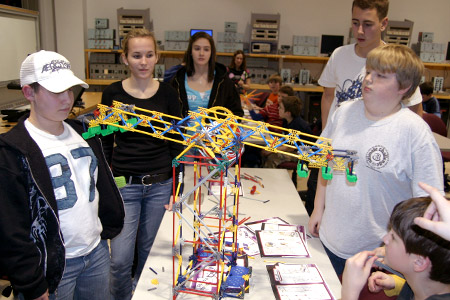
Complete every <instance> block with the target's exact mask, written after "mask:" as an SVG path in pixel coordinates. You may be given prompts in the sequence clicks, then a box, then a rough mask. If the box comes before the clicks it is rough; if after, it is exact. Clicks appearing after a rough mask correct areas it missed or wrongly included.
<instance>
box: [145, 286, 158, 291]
mask: <svg viewBox="0 0 450 300" xmlns="http://www.w3.org/2000/svg"><path fill="white" fill-rule="evenodd" d="M156 289H157V288H156V287H153V288H149V289H148V290H147V291H153V290H156Z"/></svg>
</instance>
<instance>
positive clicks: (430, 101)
mask: <svg viewBox="0 0 450 300" xmlns="http://www.w3.org/2000/svg"><path fill="white" fill-rule="evenodd" d="M419 87H420V93H421V94H422V107H423V111H424V112H427V113H429V114H435V115H436V116H438V117H439V118H440V117H441V108H440V106H439V101H438V99H436V98H435V97H433V84H432V83H431V82H429V81H427V82H424V83H422V84H421V85H420V86H419Z"/></svg>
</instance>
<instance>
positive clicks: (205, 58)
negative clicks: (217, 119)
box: [172, 32, 244, 116]
mask: <svg viewBox="0 0 450 300" xmlns="http://www.w3.org/2000/svg"><path fill="white" fill-rule="evenodd" d="M185 59H186V66H184V67H182V68H181V69H180V70H178V72H177V74H176V75H175V77H174V79H173V80H172V85H173V86H174V87H175V89H176V90H177V91H178V96H179V99H180V101H181V102H182V111H183V116H186V115H187V113H188V111H189V110H191V111H198V108H199V107H207V108H211V107H213V106H223V107H226V108H228V109H229V110H231V111H232V112H233V114H235V115H238V116H243V115H244V111H243V110H242V107H241V100H240V98H239V94H238V92H237V90H236V88H235V87H234V84H233V82H232V81H231V80H230V79H229V78H228V76H227V70H226V68H225V66H224V65H222V64H219V63H217V62H216V48H215V46H214V40H213V39H212V37H211V36H210V35H209V34H207V33H205V32H197V33H196V34H194V35H193V36H191V38H190V40H189V45H188V49H187V50H186V54H185Z"/></svg>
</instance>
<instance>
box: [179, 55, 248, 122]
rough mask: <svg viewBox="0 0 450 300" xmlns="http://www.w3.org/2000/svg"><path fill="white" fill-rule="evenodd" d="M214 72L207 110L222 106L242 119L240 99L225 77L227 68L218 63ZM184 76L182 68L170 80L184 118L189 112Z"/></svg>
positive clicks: (228, 79) (231, 83) (230, 82)
mask: <svg viewBox="0 0 450 300" xmlns="http://www.w3.org/2000/svg"><path fill="white" fill-rule="evenodd" d="M215 71H216V72H215V74H214V82H213V86H212V89H211V96H210V97H209V102H208V107H207V108H211V107H214V106H223V107H225V108H228V109H229V110H231V112H233V114H235V115H236V116H240V117H242V116H243V115H244V111H243V110H242V106H241V99H240V97H239V94H238V91H237V89H236V87H235V86H234V83H233V82H232V81H231V79H230V78H228V76H227V68H226V67H225V66H224V65H222V64H220V63H216V68H215ZM185 75H186V68H185V67H182V68H181V69H179V70H178V72H177V74H176V75H175V77H174V78H173V79H172V85H173V87H174V88H175V89H176V90H177V92H178V96H179V97H180V100H181V103H182V112H183V116H184V117H185V116H187V113H188V111H189V104H188V101H187V94H186V87H185V85H184V80H185Z"/></svg>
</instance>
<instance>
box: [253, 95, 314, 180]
mask: <svg viewBox="0 0 450 300" xmlns="http://www.w3.org/2000/svg"><path fill="white" fill-rule="evenodd" d="M278 104H279V114H280V118H282V119H283V120H284V121H285V123H284V126H283V127H284V128H286V129H293V130H298V131H301V132H303V133H307V134H311V128H310V127H309V124H308V122H306V121H305V120H303V118H302V117H301V116H300V113H301V111H302V103H301V100H300V99H299V98H298V97H295V96H286V97H283V98H281V99H280V100H279V101H278ZM302 138H304V139H305V140H309V141H313V140H312V139H311V138H310V137H306V136H305V137H302ZM278 149H279V150H281V151H287V152H297V151H296V150H293V149H292V148H289V147H286V146H281V147H279V148H278ZM261 153H262V155H263V157H265V161H264V168H276V167H277V166H278V165H279V164H280V163H282V162H284V161H298V159H297V158H295V157H292V156H289V155H285V154H281V153H273V152H269V151H265V150H263V151H262V152H261ZM294 172H295V171H294Z"/></svg>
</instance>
